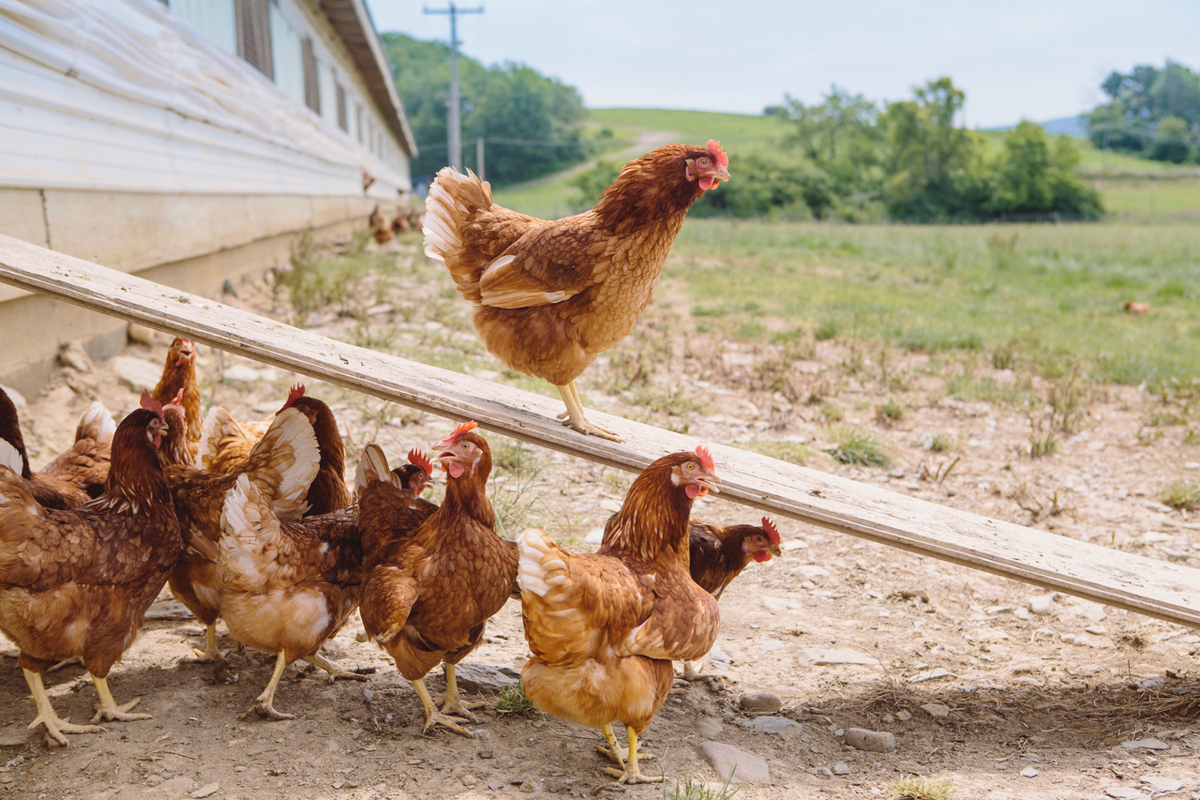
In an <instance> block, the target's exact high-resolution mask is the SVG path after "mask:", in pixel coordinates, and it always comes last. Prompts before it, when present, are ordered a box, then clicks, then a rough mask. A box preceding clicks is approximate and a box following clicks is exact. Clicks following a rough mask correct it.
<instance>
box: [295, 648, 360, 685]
mask: <svg viewBox="0 0 1200 800" xmlns="http://www.w3.org/2000/svg"><path fill="white" fill-rule="evenodd" d="M304 660H305V661H307V662H308V663H310V664H315V665H317V666H318V667H320V668H321V669H323V670H325V671H326V672H328V673H329V679H328V680H329V682H330V683H333V682H334V681H336V680H337V679H338V678H341V679H342V680H347V681H365V680H367V676H366V675H359V674H358V673H357V672H350V671H348V670H344V669H342V668H341V667H339V666H338V665H337V664H335V663H333V662H332V661H330V660H329V659H328V658H326V657H325V656H323V655H321V654H320V653H317V654H315V655H311V656H309V657H308V658H306V659H304Z"/></svg>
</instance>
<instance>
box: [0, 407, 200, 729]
mask: <svg viewBox="0 0 1200 800" xmlns="http://www.w3.org/2000/svg"><path fill="white" fill-rule="evenodd" d="M165 430H166V423H164V422H163V419H162V416H161V409H160V408H159V407H158V404H157V403H156V402H155V401H154V400H153V399H152V398H151V397H150V396H149V394H148V393H143V395H142V408H140V409H138V410H136V411H134V412H133V413H131V414H130V415H129V416H127V417H126V418H125V419H124V420H123V421H122V422H121V424H120V426H118V427H117V430H116V433H115V434H114V436H113V445H112V468H111V469H110V471H109V475H108V482H107V483H106V485H105V490H104V493H103V494H102V495H101V496H100V497H98V498H97V499H96V500H94V501H92V502H90V503H88V504H86V505H84V506H81V507H80V508H76V509H72V510H68V511H58V510H47V509H45V508H43V507H42V506H40V505H38V503H37V502H36V501H35V500H34V497H33V495H32V494H31V493H30V492H29V490H28V488H27V486H26V484H25V483H24V481H22V480H21V478H20V473H19V470H20V463H21V462H20V459H19V458H17V459H14V458H12V457H11V456H12V453H11V452H10V453H8V456H9V457H8V459H7V460H6V461H5V465H6V468H4V469H0V631H3V632H4V634H5V635H6V636H8V637H9V638H10V639H12V640H13V641H14V642H16V644H17V647H18V648H19V649H20V651H21V653H20V657H19V658H18V659H17V664H18V665H19V666H20V667H21V669H22V671H23V672H24V674H25V681H26V683H28V684H29V690H30V692H31V693H32V694H33V699H34V702H35V703H36V704H37V717H36V718H35V719H34V721H33V723H32V724H30V726H29V727H30V728H35V727H37V726H38V725H43V726H45V728H46V732H47V734H48V735H49V736H50V737H51V738H53V739H54V740H55V741H57V742H58V743H60V744H63V745H65V744H67V743H68V742H67V737H66V736H65V734H67V733H94V732H96V731H100V730H102V728H100V727H98V726H96V725H95V724H94V723H96V722H99V721H101V720H136V719H147V718H148V717H149V715H148V714H133V713H129V709H131V708H132V707H133V706H134V705H136V703H137V702H138V701H137V700H134V701H132V702H130V703H126V704H124V705H121V706H118V705H117V704H116V701H114V700H113V696H112V693H111V692H110V691H109V688H108V681H107V676H108V673H109V670H110V669H111V668H112V665H113V664H114V663H116V662H117V660H119V659H120V658H121V655H122V653H124V652H125V650H126V649H127V648H128V647H129V646H130V645H131V644H132V643H133V640H134V637H135V636H136V635H137V632H138V630H139V629H140V628H141V626H142V620H143V617H144V616H145V613H146V609H147V608H149V607H150V604H151V603H152V602H154V598H155V597H156V596H157V595H158V593H159V591H160V590H161V589H162V586H163V584H164V583H165V582H166V580H167V575H168V574H169V573H170V571H171V567H172V566H173V565H174V563H175V560H176V559H177V558H178V557H179V551H180V537H179V525H178V523H177V522H176V519H175V511H174V509H173V507H172V505H171V493H170V490H169V489H168V488H167V484H166V482H165V481H164V480H163V474H162V467H161V466H160V465H159V463H158V459H157V458H156V456H155V450H156V449H157V448H158V446H159V445H160V443H161V437H162V434H163V433H164V431H165ZM72 656H80V657H82V660H83V663H84V665H85V666H86V668H87V670H88V672H89V673H91V676H92V681H93V683H94V684H95V686H96V694H97V696H98V697H99V701H100V702H99V706H98V708H97V712H96V716H95V718H94V719H93V720H92V723H93V724H92V725H74V724H72V723H70V722H68V721H67V720H64V719H62V718H60V717H59V716H58V715H57V714H56V713H55V711H54V708H53V706H52V705H51V704H50V699H49V697H48V696H47V694H46V688H45V686H44V684H43V682H42V676H43V675H44V674H45V672H46V669H47V668H48V667H49V666H50V665H51V664H53V663H54V662H56V661H59V660H61V659H65V658H70V657H72Z"/></svg>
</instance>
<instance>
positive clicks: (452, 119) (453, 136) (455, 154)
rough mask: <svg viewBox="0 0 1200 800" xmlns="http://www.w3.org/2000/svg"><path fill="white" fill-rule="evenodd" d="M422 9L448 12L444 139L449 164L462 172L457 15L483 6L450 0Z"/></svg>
mask: <svg viewBox="0 0 1200 800" xmlns="http://www.w3.org/2000/svg"><path fill="white" fill-rule="evenodd" d="M423 10H424V12H425V13H426V14H448V15H449V16H450V103H449V106H450V108H449V112H450V113H449V115H448V117H449V118H448V119H447V120H446V141H447V145H448V146H449V150H450V154H449V158H450V166H452V167H454V168H455V169H456V170H458V171H459V172H462V168H463V163H462V122H461V120H460V119H459V112H460V111H461V109H462V103H461V102H460V101H459V98H458V15H459V14H482V13H483V6H480V7H479V8H459V7H457V6H456V5H454V3H453V2H451V3H450V7H449V8H426V9H423Z"/></svg>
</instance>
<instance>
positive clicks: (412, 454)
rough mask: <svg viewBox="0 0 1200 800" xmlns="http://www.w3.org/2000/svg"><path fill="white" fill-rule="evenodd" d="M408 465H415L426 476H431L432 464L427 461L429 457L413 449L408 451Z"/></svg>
mask: <svg viewBox="0 0 1200 800" xmlns="http://www.w3.org/2000/svg"><path fill="white" fill-rule="evenodd" d="M408 463H410V464H416V465H417V466H418V467H420V468H421V470H422V471H423V472H424V473H425V474H426V475H429V476H430V477H432V476H433V462H431V461H430V460H429V456H427V455H425V454H424V453H422V452H421V451H420V450H418V449H417V448H415V447H414V448H413V449H412V450H409V451H408Z"/></svg>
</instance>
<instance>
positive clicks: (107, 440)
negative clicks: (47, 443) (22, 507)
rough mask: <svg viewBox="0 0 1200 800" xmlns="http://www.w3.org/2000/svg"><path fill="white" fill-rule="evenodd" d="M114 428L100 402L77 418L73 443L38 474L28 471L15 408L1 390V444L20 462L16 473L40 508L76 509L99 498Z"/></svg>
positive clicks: (106, 479) (105, 473)
mask: <svg viewBox="0 0 1200 800" xmlns="http://www.w3.org/2000/svg"><path fill="white" fill-rule="evenodd" d="M116 429H117V425H116V423H115V422H113V418H112V414H110V413H109V411H108V409H107V408H105V407H104V404H103V403H100V402H99V401H97V402H95V403H92V404H91V406H89V407H88V409H87V410H86V411H84V412H83V414H82V415H81V416H80V417H79V424H78V425H77V426H76V428H75V442H74V444H72V445H71V446H70V447H68V448H67V449H66V450H64V451H62V452H61V453H59V454H58V456H57V457H55V458H54V460H53V461H51V462H50V463H49V464H47V465H46V466H44V467H42V469H41V470H40V471H38V472H32V471H30V469H29V456H28V455H27V454H26V452H25V439H24V437H22V435H21V422H20V419H19V418H18V416H17V408H16V406H14V405H13V402H12V399H11V398H9V396H8V395H7V394H5V393H4V391H3V390H0V440H2V442H3V443H4V444H0V447H3V448H4V449H5V450H7V449H8V448H12V449H13V450H14V451H15V452H16V454H17V456H16V457H17V458H19V460H20V462H21V467H20V468H19V469H18V470H17V472H18V473H19V474H20V475H21V477H23V478H25V479H26V480H27V481H29V483H28V485H27V488H28V490H29V491H30V492H31V493H32V494H33V497H34V499H35V500H37V502H38V504H39V505H41V506H42V507H43V508H57V509H60V510H62V509H68V508H76V507H77V506H81V505H83V504H84V503H86V502H88V501H89V500H92V499H93V498H96V497H99V496H100V495H101V494H102V493H103V491H104V487H105V484H106V482H107V481H108V469H109V457H110V456H109V454H110V451H111V449H112V437H113V433H114V432H115V431H116Z"/></svg>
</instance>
